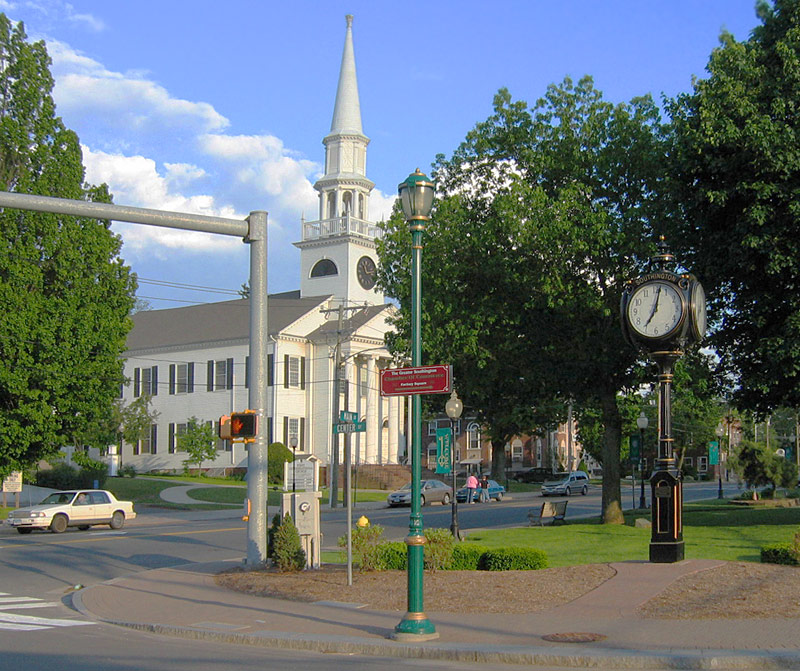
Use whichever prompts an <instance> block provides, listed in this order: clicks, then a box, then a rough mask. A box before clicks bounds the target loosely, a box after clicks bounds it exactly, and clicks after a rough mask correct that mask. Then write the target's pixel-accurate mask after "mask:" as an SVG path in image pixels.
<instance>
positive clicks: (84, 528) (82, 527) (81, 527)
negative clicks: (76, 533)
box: [78, 524, 92, 531]
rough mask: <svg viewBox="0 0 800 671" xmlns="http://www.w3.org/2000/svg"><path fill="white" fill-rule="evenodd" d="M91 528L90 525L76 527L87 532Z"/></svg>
mask: <svg viewBox="0 0 800 671" xmlns="http://www.w3.org/2000/svg"><path fill="white" fill-rule="evenodd" d="M91 526H92V525H91V524H81V525H80V526H79V527H78V529H80V530H81V531H87V530H88V529H90V528H91Z"/></svg>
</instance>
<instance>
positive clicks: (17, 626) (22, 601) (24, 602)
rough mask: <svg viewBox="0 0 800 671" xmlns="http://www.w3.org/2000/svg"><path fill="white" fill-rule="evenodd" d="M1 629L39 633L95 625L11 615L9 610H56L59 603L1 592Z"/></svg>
mask: <svg viewBox="0 0 800 671" xmlns="http://www.w3.org/2000/svg"><path fill="white" fill-rule="evenodd" d="M0 595H2V596H1V597H0V629H7V630H12V631H39V630H41V629H52V628H54V627H80V626H82V625H86V624H95V623H94V622H91V621H87V620H65V619H62V618H58V617H36V616H35V615H20V614H18V613H9V612H7V611H8V610H27V609H29V608H55V607H57V606H60V605H61V604H60V603H59V602H48V601H42V600H41V599H37V598H34V597H24V596H22V597H17V596H10V595H8V594H7V593H6V592H0Z"/></svg>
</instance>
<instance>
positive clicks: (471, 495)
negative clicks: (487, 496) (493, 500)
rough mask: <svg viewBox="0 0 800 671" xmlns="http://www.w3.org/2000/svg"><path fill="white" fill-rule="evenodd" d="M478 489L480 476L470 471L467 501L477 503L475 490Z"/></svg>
mask: <svg viewBox="0 0 800 671" xmlns="http://www.w3.org/2000/svg"><path fill="white" fill-rule="evenodd" d="M476 489H478V478H476V477H475V474H474V473H470V474H469V477H468V478H467V503H475V490H476Z"/></svg>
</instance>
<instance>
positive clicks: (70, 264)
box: [0, 14, 135, 471]
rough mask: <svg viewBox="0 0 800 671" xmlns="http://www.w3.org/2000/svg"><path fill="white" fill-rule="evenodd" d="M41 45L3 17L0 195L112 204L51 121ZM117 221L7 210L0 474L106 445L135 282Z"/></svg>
mask: <svg viewBox="0 0 800 671" xmlns="http://www.w3.org/2000/svg"><path fill="white" fill-rule="evenodd" d="M49 66H50V59H49V57H48V55H47V51H46V49H45V46H44V43H43V42H37V43H35V44H31V43H28V42H27V41H26V35H25V32H24V29H23V26H22V25H21V24H17V25H13V24H11V22H10V21H9V20H8V19H7V18H6V17H5V15H3V14H0V190H4V191H15V192H19V193H29V194H39V195H45V196H58V197H63V198H72V199H79V200H89V201H102V202H109V201H110V196H109V194H108V192H107V190H106V188H105V187H88V186H85V185H84V182H83V179H84V173H83V166H82V163H81V151H80V145H79V142H78V138H77V137H76V135H75V134H74V133H73V132H72V131H70V130H68V129H66V128H65V127H64V125H63V123H62V122H61V120H60V119H59V118H57V117H56V116H55V106H54V103H53V100H52V97H51V91H52V88H53V79H52V77H51V75H50V71H49ZM120 246H121V241H120V239H119V238H118V237H117V236H116V235H114V234H113V233H112V232H111V231H110V229H109V223H108V222H103V221H97V220H94V219H85V218H77V217H66V216H61V215H55V214H42V213H34V212H27V211H19V210H11V209H5V210H4V211H2V212H0V306H2V310H0V408H1V409H2V410H1V411H0V471H2V470H13V469H18V468H24V467H25V466H27V465H30V464H33V463H36V462H37V461H38V460H39V459H42V458H46V457H48V456H51V455H53V454H55V453H56V452H57V451H58V450H59V448H60V447H61V446H62V445H68V444H90V443H91V442H94V441H102V440H103V439H104V437H103V436H101V435H99V434H98V432H97V431H96V430H95V428H96V426H97V425H98V423H107V422H108V421H109V418H110V417H111V415H112V407H113V401H114V399H115V398H116V397H117V396H118V395H119V385H120V384H121V383H122V379H123V378H122V361H121V360H120V354H121V353H122V352H123V351H124V347H125V336H126V333H127V331H128V330H129V328H130V321H129V319H128V314H129V311H130V309H131V306H132V298H131V296H132V294H133V292H134V289H135V287H134V281H133V279H132V277H131V275H130V272H129V269H128V268H127V267H126V266H125V265H124V264H123V263H122V261H121V259H120V258H119V251H120Z"/></svg>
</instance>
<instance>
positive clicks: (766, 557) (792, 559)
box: [761, 543, 800, 566]
mask: <svg viewBox="0 0 800 671" xmlns="http://www.w3.org/2000/svg"><path fill="white" fill-rule="evenodd" d="M761 563H762V564H786V565H787V566H800V558H798V556H797V552H796V551H795V549H794V547H793V546H792V544H791V543H774V544H772V545H765V546H764V547H762V548H761Z"/></svg>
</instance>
